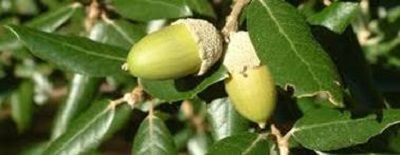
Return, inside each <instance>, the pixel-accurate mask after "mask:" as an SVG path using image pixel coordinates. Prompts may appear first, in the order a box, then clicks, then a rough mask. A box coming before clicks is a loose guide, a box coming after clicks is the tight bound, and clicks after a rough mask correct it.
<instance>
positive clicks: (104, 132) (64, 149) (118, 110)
mask: <svg viewBox="0 0 400 155" xmlns="http://www.w3.org/2000/svg"><path fill="white" fill-rule="evenodd" d="M129 114H130V107H129V106H128V105H121V106H117V107H115V105H112V104H110V102H109V101H101V102H95V103H93V106H91V107H90V109H89V110H87V111H86V112H85V113H83V114H82V115H80V116H79V117H78V118H77V119H76V120H75V121H73V122H72V123H71V126H70V128H68V129H67V131H66V132H65V133H64V134H63V135H62V136H60V137H59V138H57V139H55V140H54V141H52V142H51V143H50V144H49V146H48V148H47V149H46V151H45V152H44V153H43V154H46V155H64V154H65V155H69V154H83V153H87V152H88V151H91V150H93V149H94V148H96V147H98V146H99V145H100V143H101V142H103V141H104V140H105V139H106V138H107V137H109V136H110V135H111V134H113V133H115V132H116V131H117V130H118V129H120V128H121V127H122V124H124V123H125V122H126V121H127V118H129ZM124 118H125V119H124Z"/></svg>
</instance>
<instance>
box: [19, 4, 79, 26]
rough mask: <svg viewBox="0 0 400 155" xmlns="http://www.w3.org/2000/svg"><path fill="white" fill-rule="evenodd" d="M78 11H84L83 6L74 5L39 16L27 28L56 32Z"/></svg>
mask: <svg viewBox="0 0 400 155" xmlns="http://www.w3.org/2000/svg"><path fill="white" fill-rule="evenodd" d="M77 9H82V5H80V4H79V3H74V4H71V5H68V6H65V7H62V8H59V9H57V10H54V11H51V12H47V13H45V14H43V15H41V16H38V17H36V18H35V19H34V20H32V21H30V22H28V23H27V24H26V25H25V26H28V27H31V28H36V29H38V30H41V31H44V32H54V31H55V30H56V29H57V28H59V27H60V26H61V25H62V24H64V23H65V22H66V21H68V20H69V19H70V18H71V16H72V15H73V14H74V13H75V11H76V10H77Z"/></svg>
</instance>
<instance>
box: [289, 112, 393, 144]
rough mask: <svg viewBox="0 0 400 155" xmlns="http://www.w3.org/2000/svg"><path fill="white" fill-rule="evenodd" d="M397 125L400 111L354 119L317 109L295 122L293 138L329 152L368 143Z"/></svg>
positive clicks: (348, 114)
mask: <svg viewBox="0 0 400 155" xmlns="http://www.w3.org/2000/svg"><path fill="white" fill-rule="evenodd" d="M397 123H400V110H384V111H383V114H382V116H377V115H375V114H374V115H369V116H367V117H364V118H358V119H352V118H351V115H350V113H349V112H344V113H341V112H340V111H337V110H333V109H317V110H314V111H312V112H308V113H307V114H306V115H305V116H304V117H302V118H301V119H300V120H298V121H297V122H296V124H295V125H294V128H293V129H292V130H293V131H292V132H293V133H292V136H293V138H295V139H296V140H297V141H298V142H299V143H300V144H302V145H303V146H304V147H306V148H309V149H314V150H319V151H329V150H337V149H341V148H345V147H349V146H354V145H357V144H362V143H365V142H367V141H368V140H369V139H370V138H372V137H373V136H376V135H378V134H380V133H382V132H383V131H384V130H385V129H386V128H388V127H390V126H391V125H394V124H397Z"/></svg>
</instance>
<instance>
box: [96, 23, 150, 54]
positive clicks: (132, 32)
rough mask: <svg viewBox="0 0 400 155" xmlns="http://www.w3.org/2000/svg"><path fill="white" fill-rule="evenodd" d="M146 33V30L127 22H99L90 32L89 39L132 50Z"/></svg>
mask: <svg viewBox="0 0 400 155" xmlns="http://www.w3.org/2000/svg"><path fill="white" fill-rule="evenodd" d="M145 35H146V33H145V32H144V28H143V27H140V26H139V25H136V24H132V23H130V22H128V21H125V20H116V21H113V20H108V21H104V22H103V21H99V22H97V23H96V24H95V25H94V26H93V28H92V29H91V31H90V35H89V37H90V38H92V39H93V40H96V41H98V42H102V43H106V44H109V45H114V46H118V47H121V48H123V49H126V50H130V49H131V47H132V45H133V44H134V43H136V42H137V41H139V40H140V39H141V38H142V37H143V36H145Z"/></svg>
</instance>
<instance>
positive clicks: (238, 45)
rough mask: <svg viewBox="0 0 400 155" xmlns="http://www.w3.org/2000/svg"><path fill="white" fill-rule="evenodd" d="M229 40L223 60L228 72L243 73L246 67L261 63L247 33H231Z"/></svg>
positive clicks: (253, 66) (256, 65)
mask: <svg viewBox="0 0 400 155" xmlns="http://www.w3.org/2000/svg"><path fill="white" fill-rule="evenodd" d="M230 40H231V41H230V43H229V45H228V48H227V52H226V54H225V58H224V62H223V64H224V66H225V67H226V68H227V69H228V71H229V73H242V74H243V73H245V72H246V70H247V69H249V68H255V67H258V66H260V65H261V61H260V59H258V56H257V53H256V50H255V49H254V47H253V44H252V43H251V40H250V36H249V33H247V32H243V31H240V32H236V33H232V34H231V35H230Z"/></svg>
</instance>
